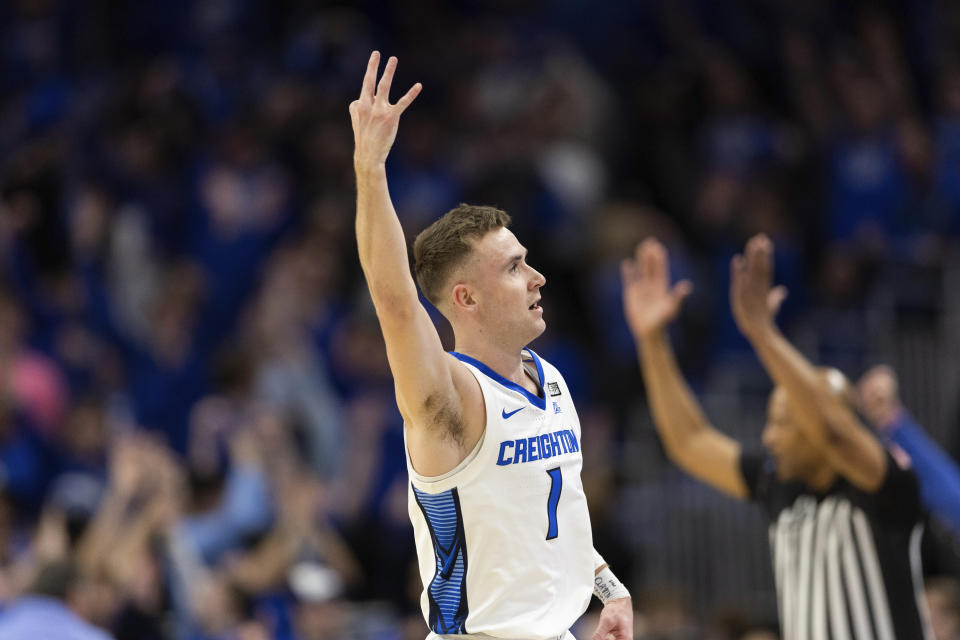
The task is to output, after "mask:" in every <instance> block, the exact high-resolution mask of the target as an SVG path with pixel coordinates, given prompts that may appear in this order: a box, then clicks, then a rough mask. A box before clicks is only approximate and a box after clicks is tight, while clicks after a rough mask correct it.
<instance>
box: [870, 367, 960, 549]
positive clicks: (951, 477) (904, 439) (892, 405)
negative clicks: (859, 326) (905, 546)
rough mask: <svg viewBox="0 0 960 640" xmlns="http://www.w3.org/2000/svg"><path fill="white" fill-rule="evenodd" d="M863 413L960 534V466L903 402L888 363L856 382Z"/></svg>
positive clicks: (932, 507)
mask: <svg viewBox="0 0 960 640" xmlns="http://www.w3.org/2000/svg"><path fill="white" fill-rule="evenodd" d="M857 387H858V390H859V396H860V407H861V410H862V411H863V414H864V415H865V416H866V417H867V419H868V420H870V422H871V423H872V424H873V426H874V427H875V428H876V430H877V432H878V433H879V434H880V436H881V437H882V438H883V439H884V441H885V442H886V443H887V446H888V447H890V448H891V450H892V451H893V453H894V455H899V456H901V457H905V459H906V462H907V463H908V464H910V465H911V466H912V467H913V470H914V471H915V472H916V474H917V478H918V479H919V481H920V494H921V497H922V498H923V504H924V506H926V508H927V509H928V510H929V511H930V512H931V513H932V514H933V515H934V516H936V517H937V518H938V519H939V520H940V521H942V522H943V523H945V524H946V525H947V526H949V527H950V529H951V530H952V531H953V533H954V535H956V536H960V467H958V466H957V463H956V462H954V460H953V459H952V458H951V457H950V456H949V455H948V454H947V453H946V452H945V451H944V450H943V449H942V448H941V447H940V446H939V445H938V444H937V443H936V442H934V441H933V439H932V438H930V436H928V435H927V434H926V433H925V432H924V430H923V428H922V427H921V426H920V425H919V424H917V422H916V421H915V420H914V419H913V417H912V416H911V415H910V413H909V412H908V411H907V410H906V409H905V408H904V407H903V405H902V404H901V403H900V394H899V392H898V383H897V375H896V373H895V372H894V370H893V369H892V368H891V367H889V366H886V365H878V366H876V367H873V368H871V369H869V370H868V371H867V372H866V373H864V374H863V377H861V378H860V382H859V383H858V384H857Z"/></svg>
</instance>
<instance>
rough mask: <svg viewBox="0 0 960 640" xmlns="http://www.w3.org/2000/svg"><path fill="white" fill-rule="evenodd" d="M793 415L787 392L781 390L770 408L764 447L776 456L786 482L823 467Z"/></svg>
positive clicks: (770, 402)
mask: <svg viewBox="0 0 960 640" xmlns="http://www.w3.org/2000/svg"><path fill="white" fill-rule="evenodd" d="M791 414H792V411H791V407H790V399H789V397H788V396H787V392H786V391H785V390H784V389H781V388H779V387H778V388H776V389H774V391H773V393H771V394H770V401H769V403H768V404H767V426H766V427H765V428H764V430H763V446H764V447H766V448H767V451H769V452H770V455H771V456H773V459H774V461H775V462H776V465H777V477H778V478H780V480H782V481H789V480H800V479H803V478H804V477H806V476H807V475H809V474H810V472H811V471H812V470H814V469H816V468H817V467H818V465H819V464H820V456H819V453H818V452H817V450H816V448H814V446H813V445H811V444H810V441H809V440H807V438H806V437H805V436H804V435H803V432H802V431H801V430H800V428H799V427H798V426H797V424H796V422H795V421H794V420H793V418H792V415H791Z"/></svg>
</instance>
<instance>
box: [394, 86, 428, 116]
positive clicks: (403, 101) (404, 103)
mask: <svg viewBox="0 0 960 640" xmlns="http://www.w3.org/2000/svg"><path fill="white" fill-rule="evenodd" d="M422 89H423V85H422V84H420V83H419V82H418V83H416V84H415V85H413V86H412V87H410V89H409V90H408V91H407V92H406V93H405V94H403V97H402V98H400V99H399V100H397V107H399V109H400V113H403V112H404V111H406V109H407V107H409V106H410V103H411V102H413V100H414V98H416V97H417V96H418V95H420V91H421V90H422Z"/></svg>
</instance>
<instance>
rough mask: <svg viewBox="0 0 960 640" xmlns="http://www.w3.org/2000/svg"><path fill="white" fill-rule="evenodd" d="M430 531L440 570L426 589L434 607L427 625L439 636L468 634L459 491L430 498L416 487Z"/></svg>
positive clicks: (464, 542) (465, 572)
mask: <svg viewBox="0 0 960 640" xmlns="http://www.w3.org/2000/svg"><path fill="white" fill-rule="evenodd" d="M411 487H412V489H413V496H414V499H416V501H417V505H419V507H420V510H421V511H422V512H423V517H424V519H425V520H426V522H427V528H428V529H429V530H430V539H431V541H432V542H433V552H434V557H435V559H436V563H437V568H436V571H435V573H434V574H433V580H431V581H430V584H428V585H427V587H426V592H427V600H428V601H429V603H430V610H429V614H428V619H427V624H428V625H429V626H430V629H431V630H432V631H433V632H434V633H437V634H440V635H446V634H465V633H467V627H466V622H467V616H469V615H470V608H469V606H468V605H467V539H466V535H465V534H464V530H463V513H462V512H461V510H460V495H459V493H458V492H457V490H456V488H453V489H449V490H447V491H444V492H442V493H436V494H429V493H426V492H424V491H420V490H419V489H417V488H416V487H414V486H413V485H411Z"/></svg>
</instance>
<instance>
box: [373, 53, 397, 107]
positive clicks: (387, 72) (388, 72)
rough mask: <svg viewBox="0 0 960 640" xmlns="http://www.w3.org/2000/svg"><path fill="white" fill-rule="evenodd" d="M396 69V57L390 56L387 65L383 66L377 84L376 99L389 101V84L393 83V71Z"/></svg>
mask: <svg viewBox="0 0 960 640" xmlns="http://www.w3.org/2000/svg"><path fill="white" fill-rule="evenodd" d="M396 70H397V57H396V56H390V58H389V59H388V60H387V66H386V67H384V68H383V75H382V76H380V83H379V84H378V85H377V95H376V99H377V100H381V101H383V102H386V103H387V104H389V103H390V85H391V84H393V73H394V71H396Z"/></svg>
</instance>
